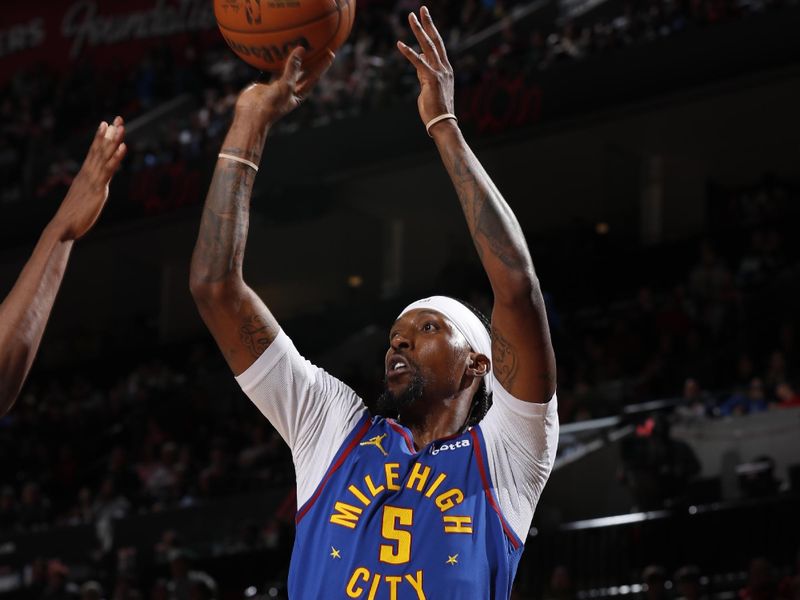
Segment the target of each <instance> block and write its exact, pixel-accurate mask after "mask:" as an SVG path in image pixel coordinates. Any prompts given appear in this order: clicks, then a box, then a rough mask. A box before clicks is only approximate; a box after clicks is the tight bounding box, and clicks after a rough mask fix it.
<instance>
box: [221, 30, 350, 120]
mask: <svg viewBox="0 0 800 600" xmlns="http://www.w3.org/2000/svg"><path fill="white" fill-rule="evenodd" d="M304 56H305V49H304V48H302V47H301V46H298V47H297V48H295V49H294V50H292V53H291V54H290V55H289V57H288V58H287V59H286V65H285V66H284V68H283V73H281V76H280V77H277V78H275V79H273V80H272V81H270V82H269V83H263V82H256V83H251V84H250V85H249V86H247V87H246V88H245V89H244V90H242V93H241V94H239V98H238V99H237V100H236V108H235V115H234V116H235V118H246V119H248V120H250V121H252V124H253V126H254V127H269V126H270V125H272V124H273V123H275V122H276V121H277V120H279V119H280V118H282V117H284V116H286V115H287V114H289V113H290V112H292V111H293V110H294V109H295V108H297V107H298V106H300V104H301V103H302V102H303V100H305V99H306V98H307V97H308V95H309V94H310V93H311V90H312V89H313V88H314V85H316V83H317V81H319V79H320V77H322V75H323V74H324V73H325V71H327V70H328V69H329V68H330V66H331V65H332V64H333V59H334V56H335V55H334V53H333V52H331V51H330V50H328V51H327V53H326V54H325V55H323V56H322V57H321V58H319V59H316V60H314V62H313V63H312V64H311V65H307V66H306V70H303V57H304Z"/></svg>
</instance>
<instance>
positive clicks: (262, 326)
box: [239, 314, 278, 358]
mask: <svg viewBox="0 0 800 600" xmlns="http://www.w3.org/2000/svg"><path fill="white" fill-rule="evenodd" d="M277 333H278V332H277V331H275V330H274V328H273V327H272V326H270V324H269V323H268V322H267V321H266V319H265V318H264V317H263V316H262V315H258V314H255V315H250V316H249V317H245V319H244V321H243V323H242V327H241V329H240V330H239V337H240V339H241V340H242V344H244V346H245V347H246V348H247V349H248V350H249V351H250V354H251V355H252V356H253V358H258V357H259V356H261V355H262V354H263V353H264V351H265V350H266V349H267V348H268V347H269V345H270V344H271V343H272V340H274V339H275V336H276V335H277Z"/></svg>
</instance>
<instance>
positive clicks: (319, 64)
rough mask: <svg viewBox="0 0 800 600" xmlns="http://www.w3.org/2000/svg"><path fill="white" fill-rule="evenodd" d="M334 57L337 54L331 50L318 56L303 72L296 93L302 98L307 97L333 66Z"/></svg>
mask: <svg viewBox="0 0 800 600" xmlns="http://www.w3.org/2000/svg"><path fill="white" fill-rule="evenodd" d="M334 58H336V55H335V54H334V53H333V52H331V51H330V50H328V51H327V53H326V54H325V55H324V56H322V57H321V58H318V59H317V60H316V61H315V62H314V64H313V65H312V66H311V68H310V69H309V70H308V72H307V73H304V74H303V77H302V78H301V79H300V81H299V82H298V84H297V88H296V89H295V94H296V95H297V96H299V97H300V98H306V97H307V96H308V94H310V93H311V90H312V88H313V87H314V86H315V85H316V84H317V82H318V81H319V80H320V78H321V77H322V76H323V75H324V74H325V72H326V71H327V70H328V69H330V68H331V65H332V64H333V59H334Z"/></svg>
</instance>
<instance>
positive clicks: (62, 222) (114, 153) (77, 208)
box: [53, 117, 127, 241]
mask: <svg viewBox="0 0 800 600" xmlns="http://www.w3.org/2000/svg"><path fill="white" fill-rule="evenodd" d="M124 137H125V125H124V124H123V120H122V117H117V118H116V119H114V122H113V124H111V125H109V124H108V123H106V122H105V121H103V122H102V123H100V126H99V127H98V128H97V132H96V133H95V136H94V140H93V141H92V145H91V146H90V147H89V152H88V154H87V155H86V159H85V160H84V161H83V165H82V166H81V170H80V171H78V174H77V175H76V176H75V179H74V180H73V182H72V185H70V187H69V191H68V192H67V196H66V197H65V198H64V201H63V202H62V203H61V206H60V207H59V209H58V212H57V213H56V215H55V217H54V219H53V224H54V225H55V226H57V227H58V228H59V231H60V232H61V240H63V241H68V240H77V239H79V238H81V237H83V236H84V235H85V234H86V233H87V232H88V231H89V230H90V229H91V228H92V225H94V224H95V222H96V221H97V218H98V217H99V216H100V213H101V212H102V211H103V207H104V206H105V204H106V200H107V199H108V184H109V183H110V182H111V178H112V177H113V176H114V173H116V172H117V169H118V168H119V165H120V162H122V158H123V157H124V156H125V152H126V150H127V148H126V146H125V144H124V142H123V141H122V140H123V138H124Z"/></svg>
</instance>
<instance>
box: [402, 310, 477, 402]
mask: <svg viewBox="0 0 800 600" xmlns="http://www.w3.org/2000/svg"><path fill="white" fill-rule="evenodd" d="M418 308H423V309H429V310H435V311H437V312H440V313H442V314H443V315H444V316H445V317H447V318H448V319H449V320H450V321H451V322H452V323H453V325H455V327H456V329H458V330H459V331H460V332H461V335H463V336H464V337H465V338H466V339H467V342H468V343H469V345H470V347H471V348H472V350H473V352H477V353H479V354H484V355H486V356H487V357H488V358H489V360H490V361H491V360H492V339H491V337H490V336H489V332H488V331H486V326H485V325H484V324H483V323H481V320H480V319H479V318H478V317H477V316H475V313H473V312H472V311H471V310H470V309H469V308H467V307H466V306H464V305H463V304H461V302H459V301H458V300H455V299H453V298H449V297H447V296H431V297H430V298H423V299H422V300H417V301H416V302H413V303H411V304H409V305H408V306H406V307H405V308H404V309H403V310H402V311H401V312H400V315H399V316H398V317H397V318H398V319H399V318H400V317H402V316H403V315H404V314H406V313H407V312H408V311H410V310H416V309H418ZM491 380H492V377H490V375H489V373H487V374H486V377H484V378H483V381H484V382H485V384H486V391H487V392H491V391H492V383H491Z"/></svg>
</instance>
